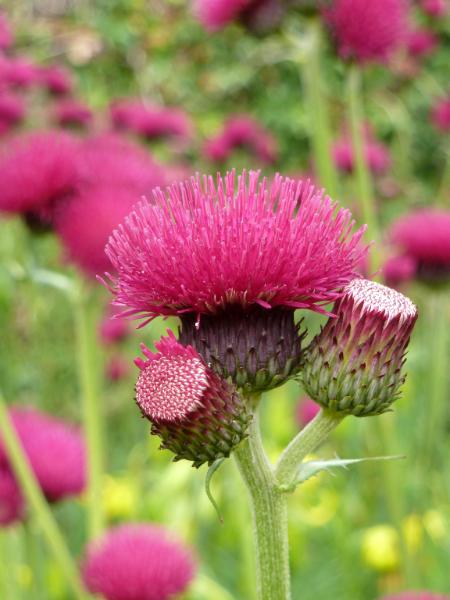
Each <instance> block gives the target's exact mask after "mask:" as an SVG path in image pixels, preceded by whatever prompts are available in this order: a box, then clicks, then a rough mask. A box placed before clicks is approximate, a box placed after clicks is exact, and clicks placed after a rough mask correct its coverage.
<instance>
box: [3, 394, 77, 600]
mask: <svg viewBox="0 0 450 600" xmlns="http://www.w3.org/2000/svg"><path fill="white" fill-rule="evenodd" d="M0 431H1V434H2V439H3V443H4V444H5V447H6V451H7V454H8V457H9V460H10V462H11V464H12V467H13V469H14V472H15V474H16V476H17V479H18V480H19V482H20V485H21V487H22V490H23V493H24V495H25V498H26V500H27V502H28V504H29V506H30V509H31V510H32V512H33V514H34V516H35V518H36V520H37V522H38V523H39V525H40V527H41V529H42V532H43V534H44V536H45V538H46V540H47V543H48V545H49V547H50V548H51V550H52V551H53V553H54V556H55V560H56V562H57V563H58V564H59V566H60V567H61V570H62V571H63V573H64V576H65V579H66V581H67V583H68V585H69V586H70V588H71V589H72V592H73V594H74V597H75V598H77V600H86V599H87V597H88V596H87V594H86V593H85V591H84V589H83V584H82V583H81V580H80V577H79V573H78V569H77V567H76V565H75V563H74V562H73V560H72V557H71V555H70V552H69V550H68V548H67V546H66V543H65V541H64V538H63V536H62V535H61V532H60V530H59V528H58V525H57V524H56V522H55V520H54V518H53V515H52V513H51V510H50V508H49V505H48V503H47V501H46V499H45V498H44V496H43V494H42V491H41V488H40V487H39V484H38V483H37V481H36V478H35V476H34V473H33V471H32V470H31V468H30V465H29V463H28V460H27V457H26V455H25V454H24V452H23V450H22V446H21V443H20V441H19V439H18V437H17V434H16V431H15V429H14V426H13V425H12V423H11V419H10V418H9V414H8V410H7V408H6V405H5V402H4V399H3V396H2V394H1V393H0ZM55 459H56V460H57V457H55Z"/></svg>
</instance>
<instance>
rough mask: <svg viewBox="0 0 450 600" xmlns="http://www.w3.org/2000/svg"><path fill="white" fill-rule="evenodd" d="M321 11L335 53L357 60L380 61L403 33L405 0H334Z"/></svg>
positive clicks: (399, 39) (395, 46)
mask: <svg viewBox="0 0 450 600" xmlns="http://www.w3.org/2000/svg"><path fill="white" fill-rule="evenodd" d="M324 14H325V19H326V21H327V23H328V25H329V26H330V28H331V31H332V33H333V35H334V37H335V38H336V42H337V46H338V49H339V54H340V55H341V56H342V57H343V58H348V59H354V60H356V61H357V62H360V63H366V62H371V61H375V62H384V61H385V60H386V59H387V58H389V56H390V55H391V54H392V53H393V52H394V51H395V50H396V49H397V48H399V47H400V45H401V44H402V42H404V40H405V36H406V33H407V16H408V4H407V2H406V0H334V2H333V3H332V5H331V6H330V8H329V9H326V10H325V13H324Z"/></svg>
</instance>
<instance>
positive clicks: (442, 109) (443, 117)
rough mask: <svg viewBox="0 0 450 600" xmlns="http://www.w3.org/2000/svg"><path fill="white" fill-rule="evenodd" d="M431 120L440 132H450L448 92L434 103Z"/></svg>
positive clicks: (449, 95) (449, 97) (449, 99)
mask: <svg viewBox="0 0 450 600" xmlns="http://www.w3.org/2000/svg"><path fill="white" fill-rule="evenodd" d="M431 121H432V123H433V125H434V126H435V128H436V129H437V131H439V132H440V133H449V132H450V93H449V94H447V97H446V98H441V99H440V100H438V101H437V102H436V103H435V104H434V106H433V107H432V109H431Z"/></svg>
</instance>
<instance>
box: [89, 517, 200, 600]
mask: <svg viewBox="0 0 450 600" xmlns="http://www.w3.org/2000/svg"><path fill="white" fill-rule="evenodd" d="M195 570H196V567H195V561H194V559H193V556H192V551H191V550H190V549H189V548H187V547H185V546H183V545H182V544H181V543H180V542H178V541H176V540H175V539H174V538H172V536H171V535H170V534H169V533H168V532H167V531H166V530H164V529H163V528H162V527H158V526H155V525H147V524H145V525H144V524H127V525H121V526H119V527H116V528H114V529H111V530H110V531H108V532H107V533H106V534H105V535H104V536H103V538H101V539H100V540H98V541H96V542H93V543H91V544H90V545H89V547H88V550H87V553H86V556H85V558H84V561H83V564H82V575H83V579H84V582H85V584H86V587H87V589H88V590H89V591H90V592H92V593H93V594H101V595H102V597H104V598H105V599H106V600H170V599H171V598H174V596H176V595H178V594H181V593H182V592H184V591H185V590H186V589H187V587H188V586H189V583H190V582H191V581H192V579H193V577H194V574H195Z"/></svg>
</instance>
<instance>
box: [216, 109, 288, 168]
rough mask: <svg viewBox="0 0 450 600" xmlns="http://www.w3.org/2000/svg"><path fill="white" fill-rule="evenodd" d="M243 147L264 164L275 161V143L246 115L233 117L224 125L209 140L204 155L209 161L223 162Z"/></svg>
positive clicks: (268, 134) (266, 132)
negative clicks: (236, 149) (235, 150)
mask: <svg viewBox="0 0 450 600" xmlns="http://www.w3.org/2000/svg"><path fill="white" fill-rule="evenodd" d="M241 146H244V147H246V148H248V149H249V150H250V151H251V152H253V154H254V155H255V156H256V157H257V158H259V159H260V160H261V161H262V162H264V163H272V162H274V161H275V160H276V157H277V149H276V141H275V139H274V138H273V136H272V135H271V134H270V133H269V132H268V131H266V130H265V129H264V128H263V127H262V126H261V124H260V123H258V121H256V120H255V119H253V118H252V117H250V116H248V115H234V116H232V117H230V118H229V119H228V121H227V122H226V123H225V126H224V128H223V131H222V133H220V134H219V135H218V136H217V137H215V138H212V139H211V140H209V141H208V142H207V143H206V145H205V154H206V156H207V157H208V158H209V159H210V160H214V161H217V162H224V161H225V160H227V159H228V158H229V157H230V156H231V154H232V152H233V150H234V149H235V148H238V147H241Z"/></svg>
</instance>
